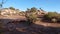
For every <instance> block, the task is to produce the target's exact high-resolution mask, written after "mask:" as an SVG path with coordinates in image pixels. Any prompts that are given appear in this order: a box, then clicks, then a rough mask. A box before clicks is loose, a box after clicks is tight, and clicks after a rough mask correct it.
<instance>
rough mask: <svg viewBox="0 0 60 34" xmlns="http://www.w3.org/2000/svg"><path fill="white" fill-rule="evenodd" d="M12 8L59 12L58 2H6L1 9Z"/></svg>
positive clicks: (59, 5) (41, 0)
mask: <svg viewBox="0 0 60 34" xmlns="http://www.w3.org/2000/svg"><path fill="white" fill-rule="evenodd" d="M0 1H1V0H0ZM10 6H12V7H14V8H18V9H20V10H26V9H27V8H31V7H36V8H42V9H44V10H45V11H56V12H59V11H60V0H8V1H7V2H6V3H5V4H4V6H3V7H10Z"/></svg>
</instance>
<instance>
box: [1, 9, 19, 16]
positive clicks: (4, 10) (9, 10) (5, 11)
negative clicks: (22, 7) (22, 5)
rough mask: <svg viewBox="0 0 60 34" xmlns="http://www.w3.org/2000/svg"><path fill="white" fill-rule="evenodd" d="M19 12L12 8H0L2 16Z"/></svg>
mask: <svg viewBox="0 0 60 34" xmlns="http://www.w3.org/2000/svg"><path fill="white" fill-rule="evenodd" d="M19 12H20V11H17V10H12V9H2V11H1V15H4V16H8V15H16V14H18V13H19Z"/></svg>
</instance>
